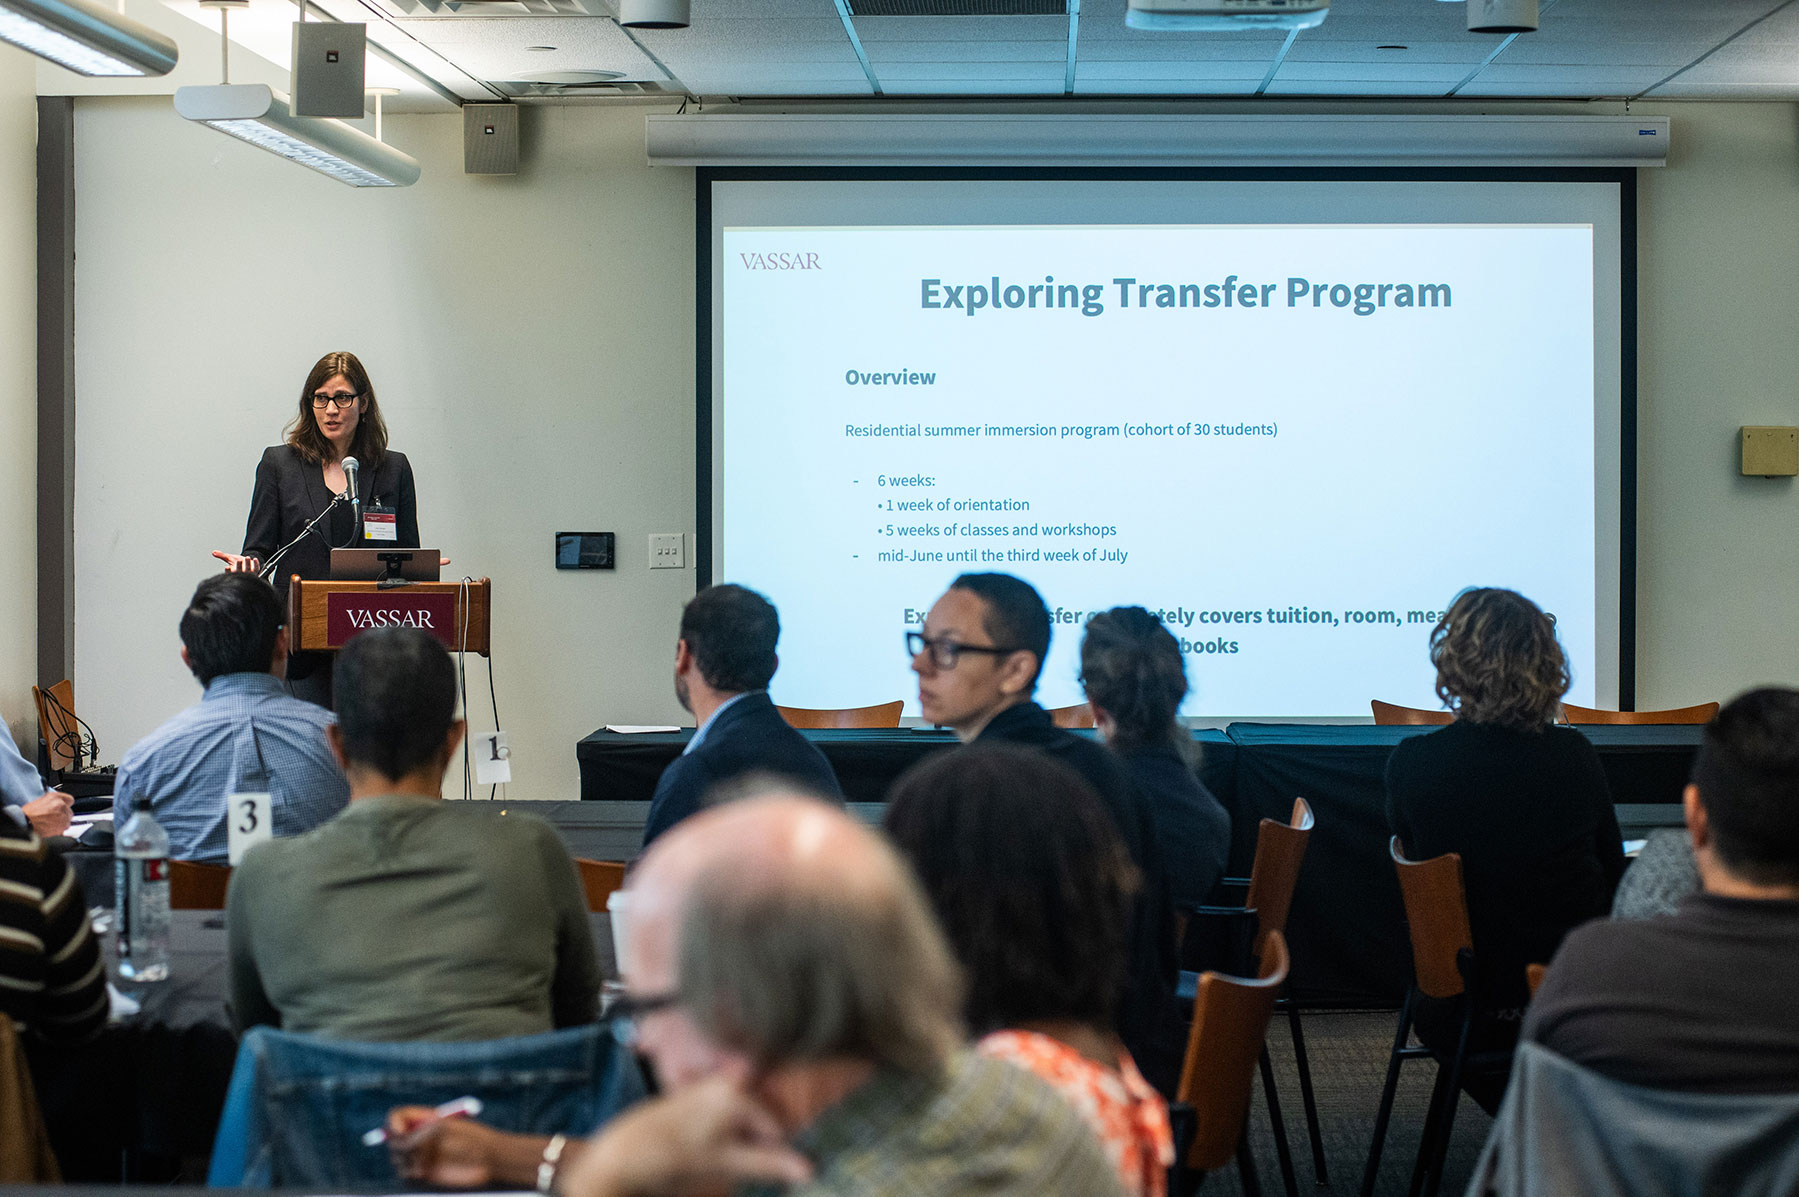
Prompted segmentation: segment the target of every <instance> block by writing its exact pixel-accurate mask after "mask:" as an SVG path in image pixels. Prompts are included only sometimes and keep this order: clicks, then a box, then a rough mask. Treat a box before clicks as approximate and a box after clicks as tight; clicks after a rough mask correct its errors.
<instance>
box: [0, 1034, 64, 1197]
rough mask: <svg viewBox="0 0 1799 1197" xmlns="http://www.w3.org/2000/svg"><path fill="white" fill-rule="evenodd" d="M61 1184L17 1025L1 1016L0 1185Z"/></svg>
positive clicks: (59, 1170) (54, 1155) (60, 1171)
mask: <svg viewBox="0 0 1799 1197" xmlns="http://www.w3.org/2000/svg"><path fill="white" fill-rule="evenodd" d="M60 1183H62V1170H61V1168H59V1167H58V1166H57V1163H56V1153H55V1152H54V1151H52V1150H51V1148H50V1134H49V1132H48V1131H46V1130H45V1129H44V1118H43V1112H42V1110H41V1109H40V1108H39V1106H38V1101H37V1090H36V1088H34V1087H33V1085H32V1083H31V1068H30V1066H29V1065H28V1064H27V1063H26V1060H25V1048H24V1045H23V1044H22V1043H21V1042H20V1040H19V1029H18V1024H16V1023H14V1022H13V1020H12V1019H11V1018H9V1017H7V1016H6V1015H5V1014H0V1185H8V1186H11V1185H54V1184H60Z"/></svg>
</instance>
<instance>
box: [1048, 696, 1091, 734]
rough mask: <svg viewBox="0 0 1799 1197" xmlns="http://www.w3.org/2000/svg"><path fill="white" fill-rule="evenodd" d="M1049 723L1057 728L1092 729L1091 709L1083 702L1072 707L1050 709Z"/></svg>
mask: <svg viewBox="0 0 1799 1197" xmlns="http://www.w3.org/2000/svg"><path fill="white" fill-rule="evenodd" d="M1049 721H1050V722H1051V723H1053V724H1055V725H1056V726H1057V727H1066V728H1079V727H1092V726H1093V708H1092V707H1090V706H1088V705H1087V704H1086V703H1084V702H1083V703H1078V704H1076V705H1075V706H1072V707H1051V708H1050V712H1049Z"/></svg>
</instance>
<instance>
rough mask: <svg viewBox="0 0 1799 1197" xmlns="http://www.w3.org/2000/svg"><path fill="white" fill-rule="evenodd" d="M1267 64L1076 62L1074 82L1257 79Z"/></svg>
mask: <svg viewBox="0 0 1799 1197" xmlns="http://www.w3.org/2000/svg"><path fill="white" fill-rule="evenodd" d="M1267 73H1268V68H1267V67H1265V66H1261V65H1259V64H1257V63H1253V62H1077V63H1075V65H1074V77H1075V81H1076V82H1077V83H1084V82H1087V81H1089V80H1094V81H1097V80H1101V79H1185V80H1189V81H1192V82H1203V81H1211V80H1216V79H1231V80H1239V81H1244V80H1247V81H1251V82H1255V83H1260V82H1261V81H1262V77H1263V76H1264V75H1266V74H1267Z"/></svg>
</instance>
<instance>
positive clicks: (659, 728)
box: [606, 723, 681, 736]
mask: <svg viewBox="0 0 1799 1197" xmlns="http://www.w3.org/2000/svg"><path fill="white" fill-rule="evenodd" d="M606 730H607V731H609V732H618V733H619V734H621V735H626V736H638V735H642V734H643V733H644V732H678V731H680V730H681V729H680V728H678V727H676V726H675V725H674V724H672V723H608V724H607V725H606Z"/></svg>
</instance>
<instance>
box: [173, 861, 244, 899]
mask: <svg viewBox="0 0 1799 1197" xmlns="http://www.w3.org/2000/svg"><path fill="white" fill-rule="evenodd" d="M230 885H231V866H230V865H215V864H197V863H195V862H194V861H191V860H171V861H170V862H169V906H170V908H171V909H174V910H223V909H225V891H226V889H227V888H229V887H230Z"/></svg>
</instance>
